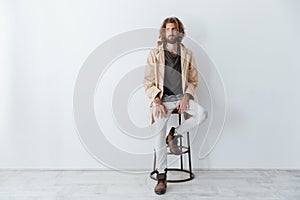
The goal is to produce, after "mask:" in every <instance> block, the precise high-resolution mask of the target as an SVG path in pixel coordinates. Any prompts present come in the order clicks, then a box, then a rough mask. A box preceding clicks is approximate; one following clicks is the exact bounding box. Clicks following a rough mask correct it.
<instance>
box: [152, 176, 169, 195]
mask: <svg viewBox="0 0 300 200" xmlns="http://www.w3.org/2000/svg"><path fill="white" fill-rule="evenodd" d="M156 178H157V184H156V186H155V188H154V192H155V193H156V194H158V195H161V194H164V193H166V191H167V174H166V173H159V174H157V176H156Z"/></svg>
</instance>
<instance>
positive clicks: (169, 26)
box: [166, 23, 176, 28]
mask: <svg viewBox="0 0 300 200" xmlns="http://www.w3.org/2000/svg"><path fill="white" fill-rule="evenodd" d="M166 28H176V25H175V23H167V24H166Z"/></svg>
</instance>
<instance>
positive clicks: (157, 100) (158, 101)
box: [154, 97, 161, 105]
mask: <svg viewBox="0 0 300 200" xmlns="http://www.w3.org/2000/svg"><path fill="white" fill-rule="evenodd" d="M154 103H155V104H157V105H158V104H161V100H160V98H159V97H155V99H154Z"/></svg>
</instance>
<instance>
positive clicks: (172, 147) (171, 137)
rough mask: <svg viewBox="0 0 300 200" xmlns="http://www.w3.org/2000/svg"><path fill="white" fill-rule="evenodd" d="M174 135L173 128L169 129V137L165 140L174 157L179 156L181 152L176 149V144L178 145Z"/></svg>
mask: <svg viewBox="0 0 300 200" xmlns="http://www.w3.org/2000/svg"><path fill="white" fill-rule="evenodd" d="M174 133H175V128H174V127H172V128H171V129H170V132H169V135H168V136H167V138H166V143H167V144H169V147H170V152H171V153H173V154H175V155H179V154H181V150H180V148H179V147H178V145H177V143H178V140H177V139H178V138H177V137H175V136H174Z"/></svg>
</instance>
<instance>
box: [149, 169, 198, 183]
mask: <svg viewBox="0 0 300 200" xmlns="http://www.w3.org/2000/svg"><path fill="white" fill-rule="evenodd" d="M166 171H167V172H168V171H177V172H182V173H187V174H189V175H190V176H189V177H188V178H184V179H169V178H168V177H167V182H169V183H179V182H186V181H190V180H192V179H194V177H195V175H194V173H193V172H190V171H188V170H185V169H179V168H167V169H166ZM155 174H157V171H156V170H155V171H152V172H151V173H150V178H151V179H153V180H156V181H157V178H156V177H155V176H154V175H155Z"/></svg>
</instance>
